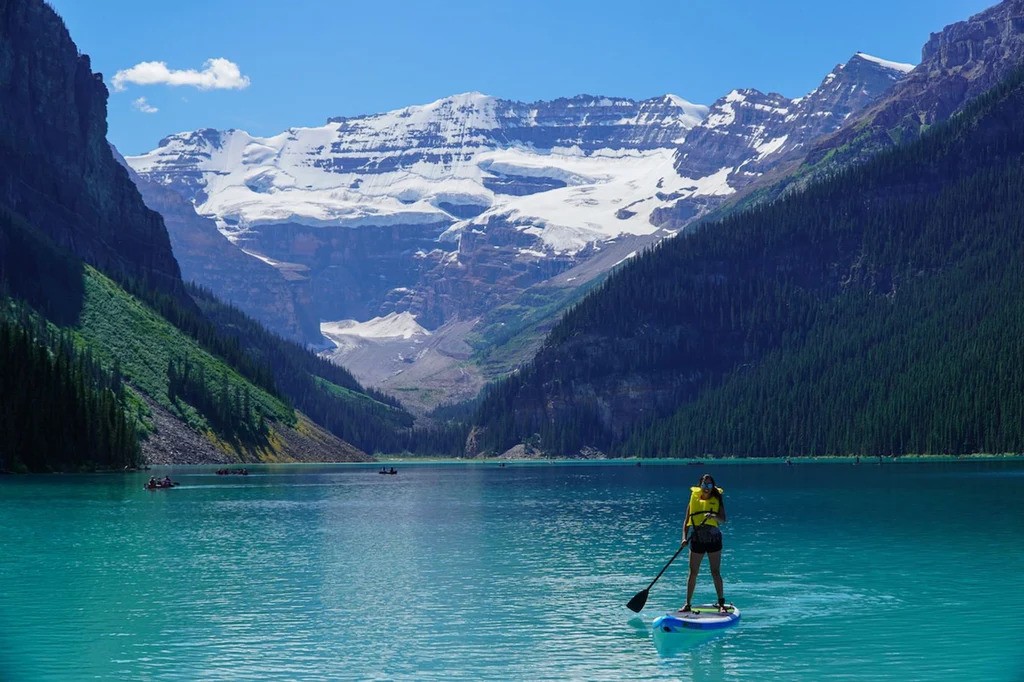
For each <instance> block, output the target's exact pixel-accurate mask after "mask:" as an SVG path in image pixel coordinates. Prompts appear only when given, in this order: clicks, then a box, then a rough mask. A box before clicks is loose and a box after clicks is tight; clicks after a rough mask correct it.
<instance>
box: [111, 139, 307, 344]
mask: <svg viewBox="0 0 1024 682" xmlns="http://www.w3.org/2000/svg"><path fill="white" fill-rule="evenodd" d="M114 155H115V158H116V159H117V160H118V162H119V163H122V165H123V166H124V167H125V168H126V169H127V170H128V174H129V176H131V178H132V181H133V182H134V183H135V185H136V187H138V189H139V192H141V193H142V198H143V200H144V201H145V202H146V206H148V207H149V208H151V209H153V210H154V211H157V212H158V213H159V214H160V215H162V216H163V218H164V224H165V225H166V227H167V234H168V235H169V236H170V240H171V246H172V248H173V249H174V255H175V257H176V258H177V260H178V265H179V266H180V267H181V276H182V278H183V279H185V280H187V281H192V282H197V283H200V284H202V285H203V286H204V287H206V288H207V289H209V290H210V291H212V292H213V293H214V294H215V295H216V296H217V297H218V298H220V299H221V300H223V301H226V302H228V303H231V304H232V305H234V306H236V307H238V308H239V309H240V310H242V311H243V312H245V313H246V314H248V315H249V316H250V317H253V318H255V319H260V320H261V321H262V323H263V324H264V326H266V327H267V328H268V329H270V330H271V331H274V332H277V333H278V334H280V335H281V336H283V337H285V338H291V339H298V340H301V341H303V342H305V343H308V344H313V345H320V344H322V343H323V336H322V335H321V334H320V322H319V319H318V318H317V317H316V315H315V314H314V313H313V312H312V308H311V301H310V295H309V283H308V280H307V278H306V277H305V275H304V273H302V272H289V271H282V270H278V269H277V268H275V267H274V266H272V265H270V264H269V263H265V262H263V261H261V260H259V259H257V258H253V257H251V256H249V255H247V254H246V253H245V252H244V251H242V250H240V249H239V248H238V247H236V246H235V245H234V244H232V243H231V242H230V241H228V239H227V237H225V236H224V235H222V234H221V233H220V232H219V231H218V230H217V225H216V223H214V221H213V220H211V219H210V218H205V217H203V216H200V215H199V214H197V213H196V211H195V209H194V208H193V207H192V204H190V203H188V202H187V201H185V199H183V198H182V197H181V195H179V194H178V193H177V192H175V191H173V190H171V189H168V188H167V187H164V186H163V185H158V184H156V183H153V182H150V181H148V180H145V179H144V178H141V177H139V176H138V175H137V174H136V173H135V171H133V170H131V167H129V166H128V165H127V163H126V162H124V159H123V158H122V157H121V156H120V154H118V153H117V151H116V150H115V151H114Z"/></svg>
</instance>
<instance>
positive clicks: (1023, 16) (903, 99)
mask: <svg viewBox="0 0 1024 682" xmlns="http://www.w3.org/2000/svg"><path fill="white" fill-rule="evenodd" d="M1022 63H1024V0H1006V1H1005V2H1001V3H999V4H998V5H995V6H993V7H991V8H989V9H987V10H985V11H984V12H981V13H979V14H976V15H975V16H973V17H971V18H969V19H967V20H966V21H961V22H957V23H955V24H951V25H950V26H947V27H946V28H945V29H943V30H942V31H941V32H939V33H933V34H932V35H931V38H930V39H929V40H928V42H927V43H926V44H925V46H924V48H923V49H922V50H921V63H920V64H919V65H918V66H917V68H915V69H914V70H913V71H912V72H911V73H910V74H909V75H908V76H907V78H906V79H905V80H903V81H902V82H901V83H900V84H899V85H898V86H896V87H894V88H893V89H892V91H891V93H890V94H889V96H887V97H885V98H884V99H883V100H881V101H879V102H878V103H877V104H876V105H874V106H872V107H870V108H868V109H866V110H864V111H863V112H862V113H861V114H859V115H858V116H856V117H854V118H853V119H851V121H850V122H849V124H848V125H847V126H845V127H844V128H843V129H842V130H841V131H840V132H839V133H837V134H836V135H835V136H833V137H830V138H827V139H825V140H822V141H820V142H819V144H817V145H815V146H814V148H813V149H812V150H810V152H809V153H808V157H807V160H808V161H809V162H810V163H817V162H818V161H820V160H821V159H822V158H824V157H825V156H826V155H827V154H829V153H830V152H833V153H834V151H835V150H839V149H840V148H843V147H847V149H844V150H843V151H842V153H841V154H840V158H838V159H837V160H839V161H849V160H856V159H858V158H862V157H864V156H867V155H869V154H871V153H873V152H875V151H877V150H878V149H879V148H884V147H887V146H890V145H892V144H894V142H895V141H899V140H902V139H907V138H908V137H911V136H915V135H917V134H918V133H919V132H920V131H921V130H922V129H923V128H924V127H926V126H929V125H932V124H933V123H936V122H938V121H943V120H945V119H947V118H949V117H950V116H952V115H953V114H954V113H956V112H957V111H959V110H960V109H961V108H962V107H963V106H964V105H965V104H967V102H969V101H970V100H971V99H973V98H974V97H977V96H978V95H980V94H982V93H983V92H985V91H986V90H989V89H990V88H992V87H993V86H995V85H996V84H998V83H999V82H1000V81H1002V80H1003V79H1005V78H1006V77H1007V76H1009V75H1010V74H1011V73H1012V72H1013V71H1014V70H1015V69H1019V68H1020V67H1021V64H1022ZM853 142H855V144H852V145H851V143H853Z"/></svg>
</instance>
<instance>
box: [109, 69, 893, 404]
mask: <svg viewBox="0 0 1024 682" xmlns="http://www.w3.org/2000/svg"><path fill="white" fill-rule="evenodd" d="M834 71H837V72H839V73H840V80H842V79H843V78H845V79H846V80H844V81H843V83H844V84H846V85H849V86H850V87H844V88H843V89H844V92H845V91H849V95H848V96H846V97H845V98H838V97H836V98H833V99H832V100H829V99H828V98H827V96H825V93H823V92H819V91H821V88H822V86H819V88H818V89H816V90H815V91H812V92H811V93H809V94H808V95H807V96H805V97H804V98H801V100H803V103H802V104H799V106H801V107H802V109H801V111H803V112H806V114H807V116H811V114H813V113H814V112H815V111H818V110H819V109H816V107H819V108H820V107H821V106H826V105H827V106H831V107H836V108H840V109H842V110H841V111H838V113H837V114H836V115H830V116H818V117H816V118H820V119H822V120H821V121H817V120H816V121H815V126H814V127H808V125H807V122H806V121H804V120H802V119H800V118H798V117H797V118H791V119H790V120H788V121H787V118H786V112H782V113H780V114H779V115H777V116H775V118H772V119H771V120H770V121H768V122H767V123H770V124H771V126H774V127H775V130H769V129H768V127H767V125H766V123H765V122H764V121H761V122H755V123H754V124H752V126H747V128H746V129H742V128H743V122H742V121H739V122H737V123H736V124H735V125H730V124H729V122H723V123H722V125H719V126H716V127H715V129H714V137H715V138H716V139H715V142H714V143H713V144H708V145H705V146H704V147H700V146H696V145H691V147H690V149H692V150H695V151H694V152H692V153H700V154H702V155H703V156H702V159H703V163H704V165H693V164H691V166H692V168H693V172H692V173H689V174H690V175H691V176H693V177H683V176H681V175H680V174H679V170H678V168H679V167H682V166H680V151H679V150H681V149H684V150H685V149H687V140H688V139H689V138H690V136H692V135H694V134H695V131H699V130H701V126H704V125H705V123H706V122H707V120H708V116H709V111H710V110H709V109H708V108H707V107H703V106H702V105H694V104H691V103H689V102H687V101H686V100H685V99H682V98H679V97H677V96H674V95H663V96H658V97H652V98H649V99H646V100H639V101H637V100H631V99H628V98H616V97H604V96H592V95H577V96H574V97H566V98H560V99H556V100H551V101H548V102H533V103H523V102H513V101H509V100H502V99H499V98H496V97H491V96H488V95H484V94H482V93H464V94H461V95H457V96H452V97H448V98H442V99H440V100H437V101H435V102H432V103H428V104H425V105H416V106H412V107H406V108H402V109H396V110H394V111H391V112H385V113H382V114H371V115H366V116H355V117H336V118H332V119H329V122H328V124H327V125H325V126H320V127H315V128H291V129H288V130H287V131H284V132H282V133H280V134H278V135H274V136H270V137H263V138H257V137H253V136H250V135H248V134H247V133H244V132H241V131H214V130H201V131H194V132H190V133H180V134H178V135H175V136H169V137H167V138H165V139H164V140H163V141H162V142H161V146H160V147H158V148H157V149H156V150H154V151H153V152H150V153H149V154H145V155H139V156H135V157H129V158H128V159H127V160H128V162H129V164H131V165H132V167H133V169H134V170H135V171H136V172H137V173H139V174H140V175H141V176H142V177H143V178H144V179H146V180H148V181H150V182H155V183H158V184H162V185H163V186H165V187H168V188H170V189H173V190H174V191H176V192H178V193H179V194H180V195H181V196H182V197H184V198H185V199H186V200H187V201H192V202H193V203H194V204H195V206H196V208H197V210H198V211H199V212H200V213H204V214H206V215H208V216H209V217H211V218H213V219H214V220H216V221H217V225H218V227H219V229H220V230H221V232H222V233H223V234H225V235H227V236H228V237H229V238H230V239H231V240H232V241H233V242H234V243H235V245H236V246H237V247H239V248H240V249H242V250H244V251H245V252H247V253H249V254H253V255H256V256H258V257H260V258H262V259H263V260H265V261H266V262H268V263H273V264H274V265H275V267H278V268H279V269H282V272H285V271H286V272H288V273H289V275H290V276H292V277H293V279H292V281H295V282H298V283H300V284H301V286H308V287H309V289H310V291H311V301H312V306H313V310H312V312H313V314H314V315H316V316H317V317H319V319H321V320H322V321H324V323H325V324H331V323H336V322H342V321H345V320H354V321H356V322H360V323H363V322H368V321H371V320H373V319H376V318H381V317H385V316H387V315H390V314H392V313H405V312H409V313H411V314H413V315H415V316H416V319H417V321H418V322H419V324H421V325H422V326H424V327H425V328H427V329H429V330H441V329H443V330H444V331H443V334H442V335H444V334H449V335H451V341H452V343H451V344H447V345H446V346H445V347H449V348H456V347H461V346H460V344H462V342H463V341H464V340H466V338H467V337H466V335H465V334H466V330H467V325H466V324H465V323H470V325H469V327H468V329H472V323H473V322H474V321H475V320H477V319H479V318H480V316H481V315H484V314H486V313H487V312H488V311H490V310H493V309H494V308H495V307H497V306H501V305H505V304H509V303H513V302H515V301H517V300H524V301H528V300H529V299H530V297H529V295H528V294H527V292H528V291H529V290H530V289H531V287H535V286H545V287H548V288H550V287H554V288H556V289H567V290H571V289H574V288H576V287H579V286H581V285H586V284H587V283H588V282H590V281H591V280H592V279H593V278H594V277H601V276H603V274H604V273H605V272H607V269H608V268H609V267H614V266H615V265H616V264H617V263H620V262H622V261H623V260H624V259H627V258H629V257H631V256H632V255H634V254H635V253H638V252H640V251H641V250H643V249H644V248H646V247H647V246H650V245H651V244H654V243H656V242H657V241H659V240H661V239H663V238H665V237H668V236H671V235H672V234H674V233H675V232H676V231H678V230H679V229H681V228H682V227H685V225H687V224H688V223H689V222H691V221H692V220H695V219H697V218H699V217H701V216H703V215H704V214H706V213H707V212H708V211H710V210H712V209H713V208H714V207H716V206H718V205H719V204H720V203H721V202H722V201H724V200H725V199H726V198H728V197H729V196H731V195H732V194H734V193H735V191H736V188H735V187H733V186H732V185H733V184H736V185H737V186H742V183H745V182H746V179H745V178H746V177H748V176H749V177H756V176H757V175H759V174H760V173H761V172H762V168H761V167H769V166H770V164H771V161H772V159H773V158H775V157H776V156H777V154H778V152H780V151H786V152H788V151H789V150H790V149H791V148H796V147H799V146H801V145H802V144H804V139H805V138H810V137H811V136H813V134H815V133H816V131H820V130H824V129H828V128H829V126H830V125H833V124H832V123H830V122H829V120H830V119H837V118H843V117H845V116H846V115H848V114H847V110H853V109H856V108H857V107H860V106H862V105H863V103H864V102H865V101H867V100H869V99H870V98H871V97H872V96H877V95H880V94H881V93H882V91H883V90H884V89H885V88H887V87H888V85H889V84H890V82H891V81H892V80H893V79H898V78H900V77H902V75H903V73H904V72H905V66H903V65H898V66H892V63H889V62H885V60H877V59H875V58H872V59H870V60H869V59H865V58H862V57H859V56H854V57H852V58H851V60H850V62H849V66H845V65H843V68H840V67H837V68H836V69H835V70H834ZM844 72H845V74H846V75H842V74H843V73H844ZM858 77H859V78H861V80H859V81H858V80H856V79H857V78H858ZM833 79H834V80H835V78H833ZM854 83H856V87H853V85H854ZM749 92H751V93H753V92H754V91H749ZM778 97H781V96H778ZM793 101H798V100H786V101H785V102H780V108H787V107H790V106H796V105H793V104H792V102H793ZM798 102H799V101H798ZM843 107H845V108H843ZM754 110H755V111H757V109H756V105H755V109H754ZM828 113H829V114H832V113H833V112H828ZM779 126H782V127H783V128H785V130H780V129H778V128H779ZM790 128H792V129H793V130H790ZM804 128H808V130H807V131H804V130H803V129H804ZM710 135H711V133H708V136H710ZM790 137H792V141H791V142H790V143H789V145H788V146H787V145H786V143H785V141H786V139H787V138H790ZM723 140H724V142H723ZM692 160H693V159H692V156H691V158H690V159H689V160H688V161H687V163H689V162H690V161H692ZM758 164H760V166H761V167H759V165H758ZM680 206H685V209H683V210H680V208H679V207H680ZM217 266H218V264H213V265H212V267H217ZM571 298H572V297H565V300H571ZM233 300H235V301H236V303H238V304H239V305H241V306H242V307H243V309H245V310H247V311H248V312H250V314H253V315H255V316H256V317H260V315H261V313H260V312H259V310H260V306H261V302H260V301H259V300H258V298H254V297H250V298H249V299H248V300H240V299H233ZM545 300H552V299H551V298H550V297H548V296H545ZM292 326H294V325H292ZM304 340H305V341H306V342H313V343H316V342H317V341H318V340H317V339H311V338H309V336H306V337H305V338H304ZM480 342H481V341H480V340H479V339H478V340H477V341H475V342H474V343H480ZM482 342H483V343H485V344H486V340H483V341H482ZM392 350H393V349H392ZM333 356H334V357H335V358H336V359H337V360H338V361H340V362H342V363H343V364H346V365H347V366H351V369H352V370H353V371H354V372H355V373H356V375H357V376H359V377H360V378H361V379H364V380H371V377H372V381H383V382H385V383H383V384H377V383H375V384H374V385H377V386H381V387H389V388H394V389H396V390H404V388H406V387H405V386H404V384H403V383H402V382H403V381H404V379H403V377H402V376H401V375H402V374H408V372H407V370H408V369H410V368H409V367H408V364H409V363H408V362H407V361H406V360H407V359H408V358H413V360H412V363H413V364H415V363H416V362H418V361H419V360H418V358H419V353H418V350H417V348H415V347H413V346H407V347H406V348H405V349H404V350H402V351H397V352H391V350H389V351H388V352H387V353H385V352H384V351H383V350H382V351H381V352H380V353H377V354H372V353H371V354H369V355H368V356H364V355H363V354H360V355H359V357H355V356H353V355H352V354H351V353H349V351H348V350H346V349H345V348H338V349H337V350H335V351H334V352H333ZM371 357H372V358H373V360H370V359H368V358H371ZM398 357H401V358H405V359H403V360H398V361H395V360H389V359H388V358H398ZM435 360H436V358H435ZM380 362H384V363H385V364H386V365H388V366H389V367H390V369H389V370H388V371H386V372H384V373H383V374H382V373H381V372H380V369H379V368H378V367H376V365H377V364H379V363H380ZM432 362H433V361H432ZM444 362H446V363H447V366H448V367H449V368H450V370H452V371H455V372H456V373H458V372H462V371H463V370H465V369H466V368H467V356H466V353H465V352H463V351H458V352H455V353H454V354H453V355H448V356H447V360H444ZM349 363H355V364H352V365H349ZM371 364H373V365H375V366H374V367H371V366H370V365H371ZM468 371H470V372H471V373H474V374H476V376H477V378H476V379H475V380H474V381H473V382H471V385H479V383H480V382H482V380H483V379H484V378H485V377H484V376H481V375H480V370H479V369H478V368H476V367H475V366H473V363H472V361H470V362H469V365H468ZM410 376H411V375H410ZM445 381H447V380H442V384H443V383H444V382H445ZM416 383H417V384H419V383H420V382H416ZM439 388H440V390H441V392H442V393H443V392H445V391H447V390H448V388H447V387H445V386H443V385H442V386H439ZM467 390H469V389H467ZM452 397H471V396H468V395H465V394H462V393H460V394H459V395H458V396H449V398H452Z"/></svg>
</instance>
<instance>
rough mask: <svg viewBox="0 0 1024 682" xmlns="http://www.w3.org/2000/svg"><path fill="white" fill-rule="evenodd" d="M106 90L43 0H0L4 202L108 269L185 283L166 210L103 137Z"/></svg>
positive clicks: (0, 186)
mask: <svg viewBox="0 0 1024 682" xmlns="http://www.w3.org/2000/svg"><path fill="white" fill-rule="evenodd" d="M106 103H107V89H106V87H105V86H104V85H103V81H102V78H101V77H100V75H99V74H94V73H93V72H92V69H91V66H90V62H89V58H88V57H87V56H85V55H81V54H79V53H78V49H77V48H76V47H75V44H74V43H73V42H72V41H71V37H70V36H69V35H68V32H67V29H66V28H65V26H64V24H63V22H62V21H61V19H60V17H58V16H57V15H56V13H54V11H53V10H52V9H51V8H50V7H49V6H47V5H46V4H44V3H42V2H29V1H26V0H3V1H2V2H0V205H3V206H4V207H6V208H7V209H9V210H11V211H12V212H14V213H16V214H19V215H21V216H23V217H24V218H26V219H27V220H28V221H29V222H30V223H33V224H35V225H36V226H38V227H39V228H40V229H42V230H44V231H45V232H46V233H47V234H48V235H49V236H50V237H51V238H52V239H54V240H55V241H56V242H57V243H59V244H61V245H63V246H65V247H67V248H68V249H70V250H71V251H72V252H74V253H76V254H77V255H79V256H81V257H82V258H83V259H85V260H86V261H88V262H90V263H92V264H94V265H96V266H98V267H100V268H102V269H104V270H106V271H108V272H112V273H115V274H117V273H121V274H127V275H141V274H142V273H146V274H147V275H148V276H149V277H150V279H151V281H154V282H155V283H158V282H160V281H161V280H164V281H165V282H167V283H168V284H172V283H173V282H175V281H176V280H178V279H179V277H180V275H179V271H178V265H177V263H176V261H175V259H174V257H173V255H172V252H171V245H170V242H169V241H168V238H167V232H166V230H165V229H164V226H163V222H162V220H161V218H160V216H159V215H158V214H157V213H155V212H153V211H151V210H149V209H147V208H146V207H145V205H144V204H143V203H142V199H141V198H140V197H139V193H138V190H136V188H135V186H134V185H133V184H132V182H131V180H129V178H128V174H127V173H126V172H125V170H124V169H123V168H121V166H119V165H118V164H117V162H115V160H114V157H113V155H112V154H111V152H110V149H109V147H108V146H107V143H106V132H107V122H106V114H107V107H106Z"/></svg>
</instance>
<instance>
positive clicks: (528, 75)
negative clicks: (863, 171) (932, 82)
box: [49, 0, 994, 154]
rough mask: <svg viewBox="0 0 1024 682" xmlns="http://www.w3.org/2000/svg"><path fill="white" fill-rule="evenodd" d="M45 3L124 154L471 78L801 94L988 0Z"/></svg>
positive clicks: (905, 48)
mask: <svg viewBox="0 0 1024 682" xmlns="http://www.w3.org/2000/svg"><path fill="white" fill-rule="evenodd" d="M49 1H50V4H51V5H52V6H53V7H54V8H55V9H56V10H57V12H58V13H59V14H61V16H63V17H64V20H65V22H66V23H67V25H68V29H69V30H70V32H71V37H72V38H73V39H74V40H75V42H76V43H77V44H78V47H79V49H80V50H81V51H82V52H84V53H86V54H89V55H90V56H91V57H92V60H93V61H92V63H93V70H94V71H99V72H101V73H103V75H104V79H105V81H106V83H107V85H108V87H110V88H111V97H110V102H109V105H108V107H109V134H108V137H109V139H110V141H111V142H113V143H114V144H115V145H116V146H117V147H118V148H119V149H120V150H121V152H122V153H125V154H136V153H140V152H143V151H148V150H149V149H152V148H154V147H155V146H156V145H157V143H158V142H159V140H160V138H162V137H164V136H166V135H168V134H171V133H175V132H180V131H183V130H194V129H197V128H221V129H223V128H240V129H244V130H247V131H249V132H250V133H252V134H254V135H272V134H276V133H278V132H281V131H282V130H284V129H286V128H288V127H291V126H315V125H322V124H323V123H324V122H325V121H326V119H327V118H328V117H329V116H352V115H358V114H366V113H375V112H380V111H387V110H390V109H396V108H399V107H403V106H407V105H410V104H422V103H426V102H430V101H433V100H435V99H438V98H441V97H444V96H446V95H451V94H455V93H459V92H467V91H473V90H476V91H480V92H485V93H487V94H489V95H495V96H498V97H504V98H508V99H518V100H526V101H533V100H538V99H552V98H555V97H560V96H570V95H574V94H579V93H589V94H602V95H618V96H625V97H632V98H635V99H642V98H645V97H653V96H656V95H661V94H665V93H669V92H670V93H673V94H676V95H679V96H681V97H684V98H685V99H688V100H690V101H692V102H697V103H700V104H711V103H712V102H713V101H714V100H715V99H717V98H718V97H720V96H722V95H724V94H725V93H727V92H728V91H729V90H731V89H733V88H741V87H752V88H758V89H760V90H764V91H775V92H780V93H782V94H784V95H787V96H789V97H797V96H800V95H803V94H805V93H806V92H808V91H809V90H811V89H813V88H814V87H815V86H817V84H818V83H819V82H820V81H821V79H822V78H823V77H824V76H825V74H826V73H828V71H829V70H831V68H832V67H833V66H834V65H835V64H837V63H840V62H845V61H846V60H847V59H849V57H851V56H852V55H853V54H854V53H855V52H857V51H863V52H867V53H869V54H873V55H875V56H878V57H882V58H885V59H891V60H893V61H899V62H910V63H917V62H918V61H919V59H920V54H921V47H922V46H923V45H924V43H925V41H926V40H927V39H928V36H929V34H930V33H931V32H934V31H938V30H940V29H942V28H943V27H944V26H946V25H947V24H949V23H952V22H954V21H959V20H961V19H965V18H967V17H968V16H970V15H972V14H975V13H977V12H979V11H981V10H983V9H985V8H986V7H988V6H990V5H992V4H994V1H993V0H860V1H859V2H855V3H847V2H830V1H828V0H800V1H798V0H646V1H644V0H638V1H634V2H605V1H603V0H515V1H514V2H498V1H491V0H431V1H426V0H407V1H399V0H376V1H375V2H365V1H364V2H349V1H348V0H334V1H329V0H289V1H288V2H280V1H271V0H175V1H173V2H171V1H163V0H159V1H158V0H92V1H89V2H86V1H85V0H49ZM210 60H220V61H212V62H211V61H210ZM155 62H162V63H163V64H164V65H165V68H161V67H160V66H159V65H156V64H153V63H155ZM140 64H142V65H143V66H138V65H140ZM133 67H135V68H133ZM236 69H237V70H236ZM118 72H122V77H121V78H120V79H119V80H118V82H119V83H120V86H121V88H122V89H120V90H118V89H116V88H114V87H113V85H114V76H115V74H117V73H118ZM169 80H173V81H175V82H180V83H182V84H180V85H175V86H172V85H168V84H166V83H167V81H169ZM140 98H142V99H141V100H140Z"/></svg>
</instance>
